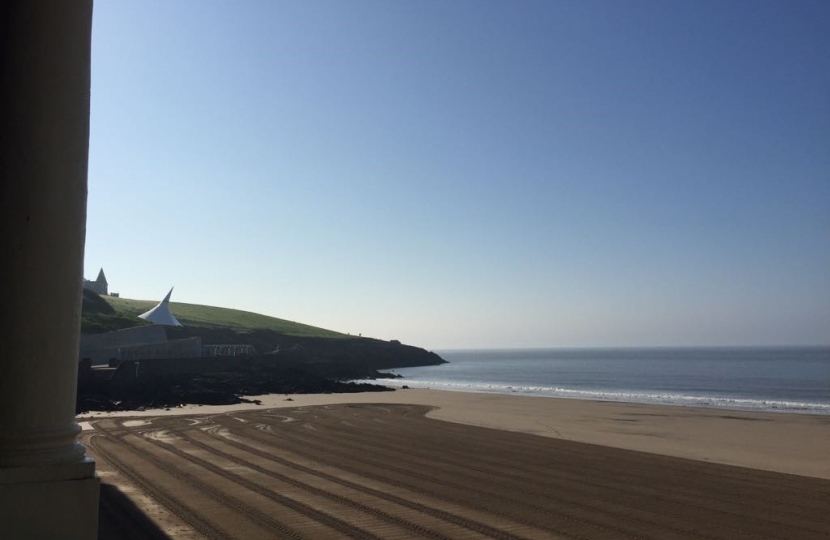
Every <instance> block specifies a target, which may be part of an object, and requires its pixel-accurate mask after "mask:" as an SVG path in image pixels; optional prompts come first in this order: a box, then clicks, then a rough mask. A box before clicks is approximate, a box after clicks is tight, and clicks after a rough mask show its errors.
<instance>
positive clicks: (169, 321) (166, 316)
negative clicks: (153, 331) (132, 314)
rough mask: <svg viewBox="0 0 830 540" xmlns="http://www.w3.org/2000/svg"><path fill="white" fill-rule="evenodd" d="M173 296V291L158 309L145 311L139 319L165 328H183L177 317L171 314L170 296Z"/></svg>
mask: <svg viewBox="0 0 830 540" xmlns="http://www.w3.org/2000/svg"><path fill="white" fill-rule="evenodd" d="M171 294H173V289H172V288H171V289H170V292H168V293H167V296H165V297H164V300H162V301H161V302H159V303H158V304H156V307H154V308H153V309H151V310H149V311H145V312H144V313H142V314H141V315H139V316H138V318H139V319H144V320H145V321H150V322H151V323H153V324H161V325H164V326H183V325H182V323H180V322H179V321H178V320H177V319H176V317H174V316H173V314H172V313H170V295H171Z"/></svg>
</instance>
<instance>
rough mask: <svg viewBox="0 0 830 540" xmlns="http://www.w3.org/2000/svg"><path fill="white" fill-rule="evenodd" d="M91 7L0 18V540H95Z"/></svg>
mask: <svg viewBox="0 0 830 540" xmlns="http://www.w3.org/2000/svg"><path fill="white" fill-rule="evenodd" d="M91 26H92V2H91V0H72V1H67V2H63V1H61V2H46V1H38V0H35V1H27V0H5V1H4V3H3V7H2V8H0V77H2V79H0V223H2V231H3V237H2V240H0V284H2V288H3V294H2V300H3V312H4V315H3V321H4V322H3V324H2V325H0V328H2V330H0V332H2V334H0V537H2V538H67V539H69V538H72V539H74V538H78V539H90V540H91V539H93V538H95V537H96V536H97V515H98V514H97V512H98V488H99V481H98V478H97V477H96V476H95V465H94V463H93V462H92V461H91V460H90V459H89V458H87V457H86V456H85V454H84V448H83V446H81V445H79V444H78V442H77V440H76V437H77V434H78V432H79V428H78V425H77V423H76V422H75V397H76V385H77V374H78V337H79V329H80V309H81V280H82V272H83V248H84V237H85V232H86V177H87V155H88V148H89V91H90V39H91Z"/></svg>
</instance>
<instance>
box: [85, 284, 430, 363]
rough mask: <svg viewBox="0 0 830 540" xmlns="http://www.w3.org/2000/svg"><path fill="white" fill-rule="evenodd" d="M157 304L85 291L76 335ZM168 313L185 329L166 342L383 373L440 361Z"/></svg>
mask: <svg viewBox="0 0 830 540" xmlns="http://www.w3.org/2000/svg"><path fill="white" fill-rule="evenodd" d="M156 303H157V302H155V301H152V300H133V299H129V298H117V297H112V296H99V295H97V294H95V293H93V292H91V291H87V290H85V291H84V296H83V314H82V319H81V331H82V332H83V333H90V334H95V333H101V332H110V331H113V330H121V329H124V328H131V327H134V326H141V325H145V324H150V323H147V322H146V321H144V320H142V319H139V318H138V315H139V314H141V313H143V312H145V311H147V310H148V309H150V308H152V307H153V306H154V305H156ZM170 311H171V312H172V313H173V315H175V316H176V318H177V319H178V320H179V321H180V322H181V323H182V324H183V325H184V326H183V327H181V328H178V327H167V335H168V337H169V339H182V338H187V337H200V338H201V340H202V343H203V344H205V345H209V344H251V345H253V346H254V347H255V348H256V349H257V351H258V352H259V353H260V354H267V353H270V352H272V351H275V350H278V349H279V350H281V351H284V353H283V354H285V355H288V356H292V357H295V358H297V359H303V360H305V361H307V362H314V363H326V364H332V365H338V366H344V367H345V366H352V367H354V366H357V365H360V366H364V367H366V368H371V369H383V368H392V367H407V366H423V365H434V364H441V363H443V362H444V361H443V360H442V359H441V358H440V357H439V356H437V355H436V354H434V353H430V352H427V351H425V350H424V349H420V348H417V347H411V346H407V345H401V344H400V343H399V342H397V341H383V340H378V339H372V338H363V337H357V336H351V335H348V334H343V333H340V332H335V331H332V330H326V329H323V328H318V327H315V326H310V325H307V324H302V323H298V322H294V321H288V320H285V319H279V318H276V317H269V316H267V315H261V314H258V313H251V312H249V311H241V310H237V309H228V308H221V307H213V306H204V305H198V304H185V303H180V302H170ZM287 351H291V352H290V353H289V352H287Z"/></svg>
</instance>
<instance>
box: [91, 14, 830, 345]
mask: <svg viewBox="0 0 830 540" xmlns="http://www.w3.org/2000/svg"><path fill="white" fill-rule="evenodd" d="M92 68H93V71H92V117H91V133H92V134H91V139H90V163H89V204H88V221H87V240H86V261H85V274H86V276H87V277H90V278H94V277H95V275H96V274H97V271H98V268H99V267H102V266H103V267H104V269H105V271H106V273H107V277H108V279H109V282H110V287H111V290H114V291H118V292H120V293H121V294H122V295H123V296H126V297H130V298H142V299H160V298H161V297H162V296H163V295H164V294H165V293H166V292H167V290H168V289H169V288H170V287H171V286H173V285H175V287H176V289H175V291H174V293H173V300H174V301H181V302H190V303H202V304H211V305H219V306H227V307H235V308H239V309H246V310H250V311H256V312H261V313H265V314H269V315H273V316H277V317H281V318H285V319H290V320H296V321H300V322H304V323H308V324H312V325H315V326H322V327H325V328H330V329H333V330H338V331H342V332H350V333H353V334H357V333H361V334H363V335H364V336H373V337H379V338H382V339H400V340H402V341H404V342H406V343H412V344H416V345H420V346H424V347H427V348H436V349H440V348H454V347H536V346H616V345H620V346H635V345H764V344H827V343H830V2H827V1H825V0H817V1H806V0H797V1H793V0H782V1H775V2H767V1H759V0H751V1H729V2H721V1H714V0H713V1H699V2H688V1H685V0H684V1H672V0H650V1H625V2H619V1H617V0H608V1H576V0H574V1H553V0H551V1H541V2H533V1H522V2H513V1H502V2H496V1H479V0H474V1H446V2H445V1H425V2H424V1H418V2H415V1H413V2H387V1H354V2H343V1H339V0H336V1H309V2H278V1H266V0H262V1H247V2H220V1H207V2H197V1H189V2H186V1H178V2H167V1H129V2H128V1H123V2H122V1H118V2H116V1H112V2H97V3H96V5H95V14H94V26H93V54H92Z"/></svg>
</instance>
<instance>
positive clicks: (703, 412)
mask: <svg viewBox="0 0 830 540" xmlns="http://www.w3.org/2000/svg"><path fill="white" fill-rule="evenodd" d="M247 397H248V398H250V399H258V400H260V401H261V405H256V404H254V403H242V404H237V405H226V406H208V405H205V406H197V405H186V406H183V407H177V408H174V409H171V410H162V409H150V410H145V411H118V412H93V413H87V414H83V415H79V416H78V417H77V418H78V421H79V422H80V423H81V424H82V427H85V428H88V427H89V425H88V424H87V423H86V422H85V421H86V420H96V419H102V418H113V417H162V416H170V415H203V414H223V413H228V412H231V411H244V410H265V409H272V408H296V407H313V406H325V405H337V404H348V403H380V404H409V405H425V406H428V407H432V408H433V410H432V411H431V412H429V413H428V417H430V418H434V419H436V420H443V421H447V422H454V423H459V424H467V425H472V426H479V427H487V428H494V429H499V430H506V431H513V432H520V433H530V434H534V435H538V436H542V437H550V438H557V439H565V440H569V441H574V442H582V443H589V444H595V445H601V446H607V447H612V448H621V449H627V450H636V451H641V452H649V453H653V454H660V455H666V456H673V457H680V458H687V459H693V460H699V461H706V462H712V463H720V464H725V465H735V466H740V467H749V468H754V469H760V470H765V471H772V472H780V473H788V474H796V475H802V476H810V477H816V478H824V479H830V460H827V457H826V449H827V448H830V417H827V416H822V415H808V414H795V413H780V412H776V413H767V412H748V411H739V410H734V409H714V408H695V407H684V406H673V405H651V404H649V405H642V404H635V403H622V402H605V401H588V400H575V399H561V398H552V397H535V396H514V395H503V394H475V393H464V392H451V391H441V390H427V389H405V390H396V391H395V392H380V393H376V392H372V393H360V394H294V395H291V396H285V395H274V394H271V395H267V396H247Z"/></svg>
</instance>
